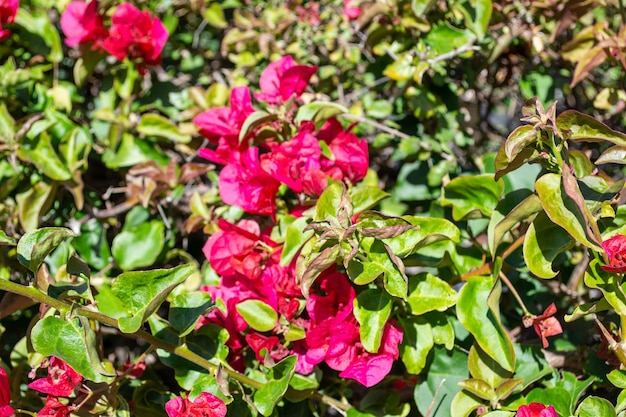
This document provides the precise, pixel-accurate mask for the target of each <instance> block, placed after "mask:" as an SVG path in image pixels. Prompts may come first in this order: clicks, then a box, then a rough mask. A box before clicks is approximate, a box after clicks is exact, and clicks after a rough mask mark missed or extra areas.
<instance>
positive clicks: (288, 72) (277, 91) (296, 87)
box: [254, 56, 317, 105]
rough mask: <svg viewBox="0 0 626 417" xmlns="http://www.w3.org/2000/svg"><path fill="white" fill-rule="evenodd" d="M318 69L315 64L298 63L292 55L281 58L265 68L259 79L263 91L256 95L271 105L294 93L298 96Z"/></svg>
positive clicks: (285, 99) (284, 100)
mask: <svg viewBox="0 0 626 417" xmlns="http://www.w3.org/2000/svg"><path fill="white" fill-rule="evenodd" d="M316 71H317V67H315V66H309V65H296V64H295V63H294V62H293V58H292V57H290V56H285V57H283V58H280V59H279V60H276V61H274V62H272V63H270V64H269V65H268V66H267V68H265V70H264V71H263V73H262V74H261V78H260V79H259V84H260V87H261V92H260V93H256V94H255V95H254V96H255V97H256V98H257V100H259V101H263V102H266V103H267V104H271V105H277V104H282V103H284V102H286V101H287V100H289V99H290V98H291V97H292V96H294V95H295V97H296V98H298V97H300V95H301V94H302V93H303V92H304V89H305V88H306V87H307V86H308V85H309V80H310V79H311V77H312V76H313V74H315V72H316Z"/></svg>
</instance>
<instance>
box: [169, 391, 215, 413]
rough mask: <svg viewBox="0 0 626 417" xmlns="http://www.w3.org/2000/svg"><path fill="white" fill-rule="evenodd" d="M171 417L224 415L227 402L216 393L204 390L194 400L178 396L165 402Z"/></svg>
mask: <svg viewBox="0 0 626 417" xmlns="http://www.w3.org/2000/svg"><path fill="white" fill-rule="evenodd" d="M165 412H166V413H167V415H168V416H169V417H224V416H225V415H226V404H224V401H222V400H221V399H219V398H218V397H216V396H215V395H213V394H211V393H208V392H203V393H201V394H200V395H198V396H197V397H196V398H195V399H194V400H193V401H191V400H190V399H189V398H188V397H185V398H181V397H176V398H173V399H171V400H169V401H168V402H167V403H165Z"/></svg>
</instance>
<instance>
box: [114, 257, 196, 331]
mask: <svg viewBox="0 0 626 417" xmlns="http://www.w3.org/2000/svg"><path fill="white" fill-rule="evenodd" d="M194 271H195V267H194V266H193V265H181V266H178V267H176V268H171V269H154V270H151V271H137V272H124V273H123V274H121V275H119V276H118V277H117V278H116V279H115V281H113V285H112V286H111V290H112V291H113V294H114V295H115V296H116V297H117V298H119V299H120V300H121V301H122V303H124V305H125V307H126V312H127V317H120V318H119V325H120V330H121V331H123V332H124V333H134V332H136V331H137V330H139V328H140V327H141V325H142V324H143V323H144V322H145V321H146V320H147V319H148V317H150V316H151V315H152V313H154V312H155V311H156V310H157V309H158V308H159V306H160V305H161V304H162V303H163V301H165V299H166V298H167V296H168V294H169V293H170V291H172V290H173V289H174V288H175V287H176V286H177V285H178V284H180V283H182V282H183V281H185V279H187V277H189V276H190V275H191V274H192V273H193V272H194Z"/></svg>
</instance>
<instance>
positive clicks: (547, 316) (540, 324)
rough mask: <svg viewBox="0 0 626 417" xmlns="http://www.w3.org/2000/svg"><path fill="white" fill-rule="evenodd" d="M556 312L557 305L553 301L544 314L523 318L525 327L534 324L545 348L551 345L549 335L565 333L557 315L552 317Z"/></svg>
mask: <svg viewBox="0 0 626 417" xmlns="http://www.w3.org/2000/svg"><path fill="white" fill-rule="evenodd" d="M555 313H556V306H555V305H554V303H552V304H550V305H549V306H548V308H546V310H545V311H544V312H543V314H541V315H539V316H532V315H530V316H525V317H524V318H523V319H522V323H523V324H524V327H530V326H533V327H534V328H535V332H537V335H539V337H540V338H541V343H542V345H543V348H544V349H545V348H547V347H548V346H549V343H548V339H547V337H548V336H556V335H557V334H561V333H563V329H562V328H561V324H560V323H559V321H558V320H557V319H556V318H555V317H552V316H554V314H555Z"/></svg>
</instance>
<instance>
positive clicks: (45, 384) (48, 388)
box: [28, 356, 83, 397]
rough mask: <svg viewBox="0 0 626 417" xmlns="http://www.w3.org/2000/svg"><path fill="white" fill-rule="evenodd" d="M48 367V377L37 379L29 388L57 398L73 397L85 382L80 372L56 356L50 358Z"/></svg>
mask: <svg viewBox="0 0 626 417" xmlns="http://www.w3.org/2000/svg"><path fill="white" fill-rule="evenodd" d="M47 367H48V376H47V377H45V378H39V379H36V380H35V381H33V382H31V383H30V384H28V388H30V389H33V390H35V391H39V392H43V393H44V394H50V395H52V396H55V397H67V396H69V395H72V393H73V392H74V390H75V389H76V388H77V387H78V386H79V385H80V383H81V382H82V381H83V377H82V376H81V375H80V374H79V373H78V372H76V371H74V370H73V369H72V368H71V367H70V366H69V365H68V364H67V363H65V362H64V361H63V360H61V359H59V358H57V357H55V356H52V357H50V360H49V363H48V365H47Z"/></svg>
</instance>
